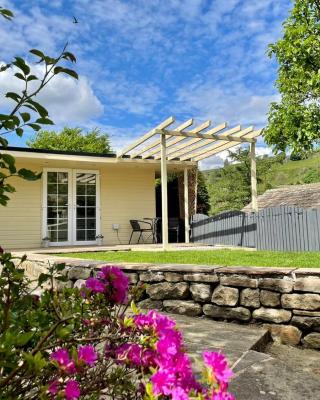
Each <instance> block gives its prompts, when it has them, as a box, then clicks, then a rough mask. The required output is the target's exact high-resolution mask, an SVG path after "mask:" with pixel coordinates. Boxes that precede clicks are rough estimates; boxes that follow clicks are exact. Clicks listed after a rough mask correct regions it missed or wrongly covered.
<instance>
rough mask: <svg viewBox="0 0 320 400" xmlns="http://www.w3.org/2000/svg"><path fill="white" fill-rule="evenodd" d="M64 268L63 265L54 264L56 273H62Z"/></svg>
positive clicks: (64, 265)
mask: <svg viewBox="0 0 320 400" xmlns="http://www.w3.org/2000/svg"><path fill="white" fill-rule="evenodd" d="M65 268H66V264H65V263H60V264H55V266H54V269H55V270H56V271H63V270H64V269H65Z"/></svg>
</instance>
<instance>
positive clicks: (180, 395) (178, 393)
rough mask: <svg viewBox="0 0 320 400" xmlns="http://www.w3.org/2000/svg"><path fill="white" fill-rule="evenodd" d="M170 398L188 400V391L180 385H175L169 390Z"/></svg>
mask: <svg viewBox="0 0 320 400" xmlns="http://www.w3.org/2000/svg"><path fill="white" fill-rule="evenodd" d="M171 398H172V400H189V396H188V393H187V392H186V391H185V390H184V389H182V388H181V387H179V386H178V387H176V388H174V389H173V390H172V391H171Z"/></svg>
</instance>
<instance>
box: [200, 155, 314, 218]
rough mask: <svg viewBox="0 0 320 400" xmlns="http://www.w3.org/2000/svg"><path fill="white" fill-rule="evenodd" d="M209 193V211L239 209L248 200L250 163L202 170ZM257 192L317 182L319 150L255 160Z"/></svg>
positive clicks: (217, 211) (215, 212)
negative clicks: (294, 156)
mask: <svg viewBox="0 0 320 400" xmlns="http://www.w3.org/2000/svg"><path fill="white" fill-rule="evenodd" d="M203 172H204V176H205V179H206V184H207V188H208V192H209V196H210V204H211V210H210V214H211V215H213V214H217V213H219V212H221V211H226V210H237V209H238V210H240V209H241V208H243V207H244V206H245V205H246V204H248V202H249V201H250V174H249V164H248V163H246V162H243V163H238V164H231V165H227V166H225V167H223V168H217V169H212V170H207V171H203ZM257 178H258V193H259V194H262V193H264V192H265V191H266V190H267V189H272V188H276V187H279V186H283V185H298V184H306V183H315V182H320V152H319V151H318V152H314V153H312V154H311V155H310V156H309V157H308V158H307V159H304V160H299V161H292V160H288V159H286V160H284V161H283V160H280V159H278V158H275V157H262V158H258V160H257Z"/></svg>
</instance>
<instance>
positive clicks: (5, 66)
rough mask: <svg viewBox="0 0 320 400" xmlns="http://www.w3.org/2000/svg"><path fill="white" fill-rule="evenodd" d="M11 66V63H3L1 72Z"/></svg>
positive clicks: (0, 68)
mask: <svg viewBox="0 0 320 400" xmlns="http://www.w3.org/2000/svg"><path fill="white" fill-rule="evenodd" d="M10 66H11V64H6V65H1V67H0V72H3V71H6V70H7V69H8V68H10Z"/></svg>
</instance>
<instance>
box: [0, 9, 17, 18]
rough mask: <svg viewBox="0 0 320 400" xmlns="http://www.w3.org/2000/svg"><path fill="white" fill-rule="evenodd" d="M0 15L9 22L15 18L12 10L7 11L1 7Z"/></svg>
mask: <svg viewBox="0 0 320 400" xmlns="http://www.w3.org/2000/svg"><path fill="white" fill-rule="evenodd" d="M0 15H2V16H3V17H4V18H5V19H8V20H9V21H11V20H12V18H13V17H14V15H13V12H12V11H10V10H7V9H5V8H2V7H0Z"/></svg>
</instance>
